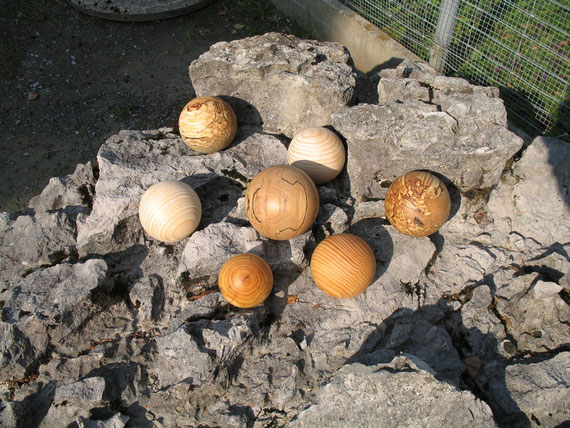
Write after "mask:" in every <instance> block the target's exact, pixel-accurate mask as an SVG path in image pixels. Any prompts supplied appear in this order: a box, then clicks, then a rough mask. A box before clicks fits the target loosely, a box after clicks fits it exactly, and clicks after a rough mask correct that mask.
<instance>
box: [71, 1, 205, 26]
mask: <svg viewBox="0 0 570 428" xmlns="http://www.w3.org/2000/svg"><path fill="white" fill-rule="evenodd" d="M70 2H71V4H72V6H75V7H76V8H78V9H79V10H81V11H82V12H85V13H87V14H88V15H92V16H96V17H98V18H103V19H110V20H113V21H139V22H140V21H154V20H157V19H166V18H173V17H175V16H180V15H184V14H186V13H189V12H192V11H194V10H197V9H200V8H202V7H204V6H206V5H207V4H209V3H211V2H212V0H70Z"/></svg>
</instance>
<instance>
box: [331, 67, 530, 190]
mask: <svg viewBox="0 0 570 428" xmlns="http://www.w3.org/2000/svg"><path fill="white" fill-rule="evenodd" d="M401 67H402V70H404V69H405V66H403V65H402V66H401ZM404 75H405V73H404V72H403V71H402V73H401V77H400V76H397V75H396V74H395V75H393V77H387V78H384V77H382V78H381V79H380V82H379V86H378V91H379V104H376V105H373V104H358V105H356V106H353V107H346V108H344V109H342V110H340V111H338V112H336V113H334V114H333V116H332V124H333V126H334V127H335V129H336V130H338V131H339V132H340V133H341V134H342V135H343V136H344V137H345V138H346V140H347V144H348V148H349V149H348V161H347V172H348V175H349V177H350V182H351V190H352V194H353V196H355V197H356V198H358V199H360V200H364V199H370V198H383V197H384V195H385V192H386V189H387V187H388V186H389V184H390V182H391V181H393V180H394V179H395V178H396V177H398V176H400V175H402V174H404V173H406V172H408V171H411V170H415V169H427V170H431V171H434V172H436V173H438V174H441V175H442V176H443V177H444V178H446V179H447V180H450V181H451V182H452V183H453V184H454V185H455V186H456V187H457V188H459V189H460V190H461V191H469V190H472V189H482V188H488V187H491V186H493V185H494V184H496V183H497V181H498V180H499V178H500V176H501V174H502V172H503V169H504V168H505V165H506V163H507V161H508V160H509V159H510V158H511V157H512V156H513V155H514V154H515V153H516V152H517V151H518V150H519V149H520V148H521V146H522V144H523V141H522V139H520V138H519V137H517V136H516V135H515V134H513V133H512V132H510V131H509V130H508V129H507V128H506V124H507V113H506V110H505V108H504V106H503V102H502V100H501V99H500V98H498V91H497V90H496V89H491V88H485V87H479V86H474V85H471V84H469V83H468V82H467V81H465V80H463V79H458V78H451V77H444V76H435V75H432V74H428V73H426V74H423V75H421V76H418V77H417V78H411V77H404ZM370 159H373V160H374V161H373V162H371V161H370Z"/></svg>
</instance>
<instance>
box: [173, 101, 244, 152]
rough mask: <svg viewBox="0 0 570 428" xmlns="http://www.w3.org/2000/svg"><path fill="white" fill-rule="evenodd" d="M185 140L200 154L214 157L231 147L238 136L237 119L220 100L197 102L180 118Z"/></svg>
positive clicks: (185, 107)
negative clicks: (213, 154)
mask: <svg viewBox="0 0 570 428" xmlns="http://www.w3.org/2000/svg"><path fill="white" fill-rule="evenodd" d="M178 130H179V132H180V136H181V137H182V140H184V142H185V143H186V144H187V145H188V146H189V147H190V148H191V149H192V150H195V151H197V152H199V153H214V152H217V151H220V150H222V149H225V148H226V147H227V146H229V145H230V143H231V142H232V140H233V139H234V137H235V135H236V130H237V120H236V115H235V113H234V111H233V110H232V108H231V107H230V105H229V104H228V103H227V102H225V101H224V100H222V99H221V98H218V97H198V98H194V99H193V100H192V101H190V102H189V103H188V104H186V105H185V106H184V108H183V109H182V111H181V112H180V116H179V118H178Z"/></svg>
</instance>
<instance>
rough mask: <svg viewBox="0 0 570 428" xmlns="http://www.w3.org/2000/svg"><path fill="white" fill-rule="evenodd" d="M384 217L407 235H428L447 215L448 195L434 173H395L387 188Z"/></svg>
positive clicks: (448, 206) (449, 208) (448, 208)
mask: <svg viewBox="0 0 570 428" xmlns="http://www.w3.org/2000/svg"><path fill="white" fill-rule="evenodd" d="M385 210H386V217H387V218H388V220H389V221H390V223H391V224H392V226H394V227H395V228H396V229H398V230H399V231H400V232H402V233H404V234H406V235H410V236H428V235H431V234H432V233H435V232H437V231H438V230H439V228H440V227H441V226H443V223H445V222H446V220H447V219H448V218H449V213H450V211H451V198H450V197H449V192H448V190H447V187H446V186H445V184H444V183H443V182H442V181H441V180H440V179H439V178H437V177H436V176H435V175H433V174H430V173H428V172H423V171H412V172H408V173H407V174H404V175H402V176H400V177H398V178H397V179H396V180H395V181H394V182H393V183H392V184H391V186H390V187H389V188H388V192H387V193H386V200H385Z"/></svg>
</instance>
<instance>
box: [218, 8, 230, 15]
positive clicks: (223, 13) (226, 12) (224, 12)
mask: <svg viewBox="0 0 570 428" xmlns="http://www.w3.org/2000/svg"><path fill="white" fill-rule="evenodd" d="M227 14H228V11H227V10H225V9H223V10H220V11H219V12H218V16H224V15H227Z"/></svg>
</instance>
